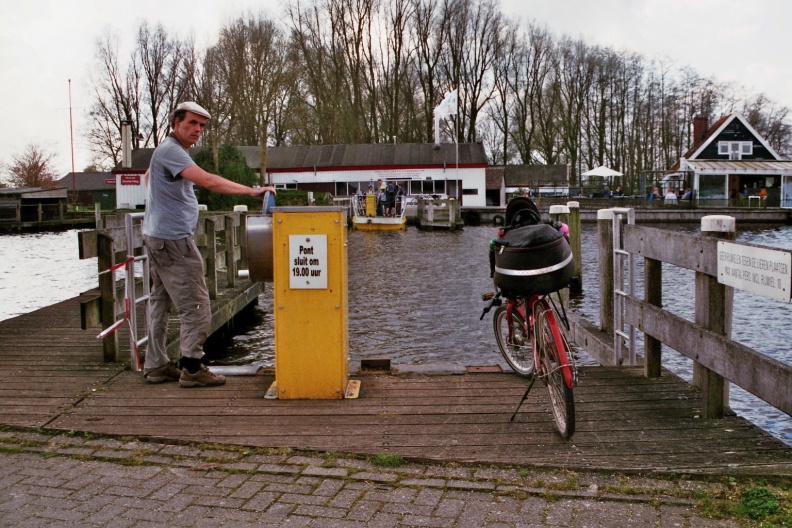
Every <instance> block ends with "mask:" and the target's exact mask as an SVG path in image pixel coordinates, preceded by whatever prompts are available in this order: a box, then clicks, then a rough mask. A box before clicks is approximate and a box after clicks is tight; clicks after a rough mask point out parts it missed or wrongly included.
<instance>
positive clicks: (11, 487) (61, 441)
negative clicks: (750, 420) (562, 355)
mask: <svg viewBox="0 0 792 528" xmlns="http://www.w3.org/2000/svg"><path fill="white" fill-rule="evenodd" d="M728 487H729V485H728V484H719V483H712V482H702V481H695V480H680V479H673V480H672V479H663V478H642V477H637V476H626V475H606V474H600V473H581V472H567V471H547V470H539V469H532V468H505V467H479V466H467V465H458V464H456V465H441V464H430V463H413V462H408V463H405V464H404V465H402V466H400V467H396V468H383V467H379V466H377V465H375V464H374V463H373V462H372V460H371V459H364V458H355V457H350V456H346V455H340V454H337V453H320V454H316V453H297V452H293V451H289V450H286V449H283V450H265V449H247V448H244V447H239V446H216V445H212V446H206V445H173V444H168V443H158V442H153V441H140V440H136V439H118V438H94V437H91V436H87V435H86V436H81V435H76V434H75V435H68V434H61V435H48V434H43V433H40V432H34V431H24V430H5V431H0V526H9V527H23V526H47V527H50V526H69V527H74V526H107V527H110V526H113V527H116V526H117V527H130V526H134V527H154V526H190V527H192V526H195V527H201V526H212V527H217V526H228V527H248V526H250V527H252V526H282V527H303V526H311V527H327V528H330V527H334V528H347V527H350V528H351V527H380V526H381V527H387V528H393V527H402V526H404V527H408V526H409V527H424V526H425V527H460V528H461V527H475V528H479V527H485V526H486V527H532V526H536V527H540V526H541V527H546V526H555V527H558V526H565V527H567V526H568V527H575V528H583V527H616V526H618V527H622V526H636V527H663V528H665V527H690V528H694V527H705V526H706V527H733V526H735V527H736V526H740V524H739V523H738V522H737V521H735V520H715V519H708V518H706V517H704V516H703V514H702V513H701V512H700V509H699V508H698V506H697V504H698V503H697V500H698V498H701V497H703V496H708V497H718V496H722V495H723V494H724V493H725V492H726V491H727V488H728Z"/></svg>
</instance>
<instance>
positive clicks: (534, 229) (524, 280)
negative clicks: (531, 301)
mask: <svg viewBox="0 0 792 528" xmlns="http://www.w3.org/2000/svg"><path fill="white" fill-rule="evenodd" d="M493 246H494V248H493V249H494V251H495V273H494V274H493V279H494V282H495V286H497V287H498V288H500V289H501V290H503V291H504V292H513V293H517V294H521V295H526V296H527V295H533V294H546V293H551V292H554V291H557V290H560V289H561V288H564V287H566V286H567V285H568V284H569V282H570V281H571V280H572V277H573V275H574V272H575V263H574V260H573V259H572V250H571V249H570V248H569V243H568V242H567V241H566V238H564V235H562V234H561V232H560V231H558V230H557V229H555V228H553V227H552V226H549V225H547V224H539V225H531V226H525V227H520V228H518V229H512V230H511V231H508V232H507V233H505V234H504V235H503V236H502V237H501V238H498V239H496V240H495V241H494V243H493Z"/></svg>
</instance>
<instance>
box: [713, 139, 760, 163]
mask: <svg viewBox="0 0 792 528" xmlns="http://www.w3.org/2000/svg"><path fill="white" fill-rule="evenodd" d="M718 154H719V155H721V156H729V159H730V160H740V159H742V157H743V156H750V155H751V154H753V142H751V141H718Z"/></svg>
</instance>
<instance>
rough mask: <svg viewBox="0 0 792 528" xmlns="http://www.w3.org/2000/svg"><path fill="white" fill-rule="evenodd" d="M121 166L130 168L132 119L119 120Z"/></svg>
mask: <svg viewBox="0 0 792 528" xmlns="http://www.w3.org/2000/svg"><path fill="white" fill-rule="evenodd" d="M121 168H122V169H131V168H132V121H126V120H125V121H121Z"/></svg>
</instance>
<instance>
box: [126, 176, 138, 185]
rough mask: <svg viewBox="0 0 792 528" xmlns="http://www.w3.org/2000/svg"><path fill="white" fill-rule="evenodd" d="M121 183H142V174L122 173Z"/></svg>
mask: <svg viewBox="0 0 792 528" xmlns="http://www.w3.org/2000/svg"><path fill="white" fill-rule="evenodd" d="M121 185H140V174H122V175H121Z"/></svg>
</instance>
